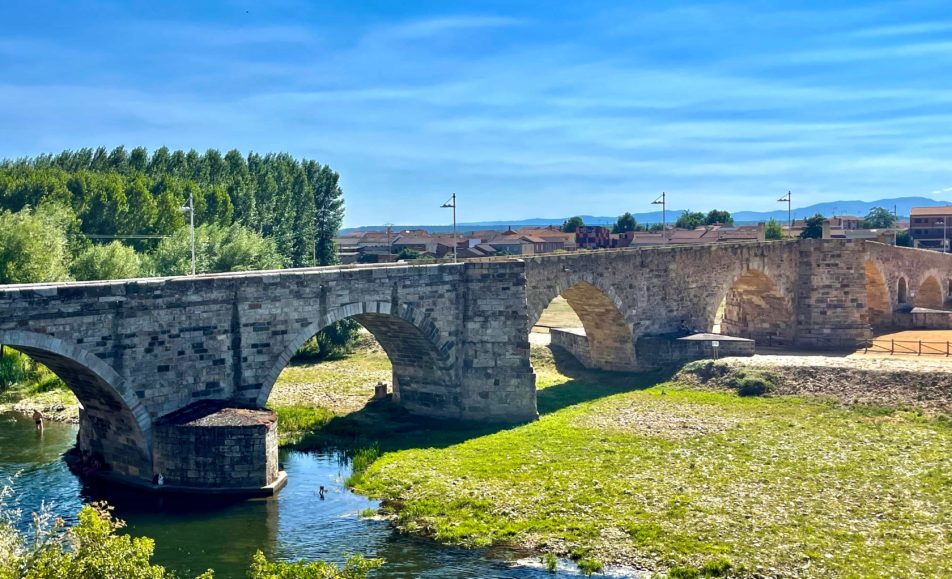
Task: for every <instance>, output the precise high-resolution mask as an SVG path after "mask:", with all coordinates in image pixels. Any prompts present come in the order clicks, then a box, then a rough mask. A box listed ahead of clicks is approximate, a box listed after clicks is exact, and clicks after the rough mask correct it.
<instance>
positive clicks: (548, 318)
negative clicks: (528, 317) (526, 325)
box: [532, 296, 582, 334]
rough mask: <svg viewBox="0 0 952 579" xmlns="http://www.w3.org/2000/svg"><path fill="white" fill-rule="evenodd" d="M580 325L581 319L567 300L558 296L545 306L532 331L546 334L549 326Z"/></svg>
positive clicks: (578, 326)
mask: <svg viewBox="0 0 952 579" xmlns="http://www.w3.org/2000/svg"><path fill="white" fill-rule="evenodd" d="M581 327H582V320H580V319H579V317H578V314H576V313H575V310H573V309H572V306H570V305H569V302H567V301H565V298H563V297H561V296H559V297H557V298H555V299H554V300H552V303H551V304H549V306H548V307H547V308H545V310H544V311H543V312H542V315H541V316H540V317H539V321H538V322H537V323H536V326H535V327H534V328H533V329H532V331H533V332H540V333H544V334H548V333H549V328H581Z"/></svg>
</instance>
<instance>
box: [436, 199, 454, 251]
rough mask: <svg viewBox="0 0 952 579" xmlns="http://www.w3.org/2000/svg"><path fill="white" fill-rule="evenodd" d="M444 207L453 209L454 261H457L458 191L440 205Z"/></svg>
mask: <svg viewBox="0 0 952 579" xmlns="http://www.w3.org/2000/svg"><path fill="white" fill-rule="evenodd" d="M440 207H441V208H442V209H450V208H452V209H453V263H456V261H457V259H456V193H453V196H452V197H450V199H449V201H447V202H446V203H444V204H442V205H440Z"/></svg>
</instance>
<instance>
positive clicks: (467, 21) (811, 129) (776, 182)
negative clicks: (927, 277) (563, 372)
mask: <svg viewBox="0 0 952 579" xmlns="http://www.w3.org/2000/svg"><path fill="white" fill-rule="evenodd" d="M100 144H102V145H106V146H109V147H112V146H115V145H118V144H124V145H126V146H128V147H131V146H136V145H143V146H146V147H148V148H149V149H150V150H151V149H154V148H156V147H159V146H162V145H166V146H168V147H170V148H185V149H188V148H195V149H198V150H204V149H207V148H209V147H214V148H219V149H222V150H227V149H231V148H238V149H240V150H242V151H243V152H247V151H248V150H255V151H259V152H267V151H287V152H290V153H292V154H293V155H295V156H298V157H308V158H314V159H318V160H320V161H322V162H325V163H329V164H330V165H331V166H332V167H334V168H335V169H336V170H337V171H339V172H340V173H341V175H342V181H343V186H344V190H345V197H346V203H347V218H346V222H345V224H346V225H348V226H353V225H362V224H379V223H384V222H388V221H389V222H393V223H443V222H446V221H448V220H449V214H448V213H447V210H441V209H439V207H438V206H439V205H440V204H441V203H442V202H443V201H445V200H446V198H447V197H449V194H450V193H451V192H456V193H457V194H458V195H459V197H460V201H459V206H460V220H461V221H479V220H494V219H519V218H529V217H562V216H566V215H570V214H578V213H581V214H595V215H617V214H619V213H621V212H623V211H626V210H630V211H633V212H640V211H649V210H651V209H652V206H651V205H650V201H652V200H653V199H654V198H655V197H656V196H657V195H658V194H660V192H661V191H662V190H665V191H668V192H669V199H670V206H673V207H678V208H692V209H709V208H712V207H718V208H726V209H731V210H740V209H751V210H766V209H777V208H778V206H779V204H778V203H776V199H777V197H778V196H779V195H780V194H782V193H783V192H785V191H786V190H787V189H793V190H794V191H795V193H796V194H797V201H798V203H797V204H798V205H807V204H809V203H813V202H819V201H831V200H835V199H869V200H872V199H878V198H882V197H892V196H903V195H928V196H933V197H936V198H942V199H949V198H952V11H950V10H949V4H948V0H942V1H935V2H918V1H904V2H901V3H900V2H883V3H871V2H855V3H837V2H830V1H825V2H796V3H794V2H780V1H776V2H771V1H760V2H722V3H712V2H703V3H702V2H677V3H675V2H672V3H664V4H662V3H657V2H653V3H646V2H645V3H634V2H599V1H586V2H558V3H556V2H552V3H543V2H512V1H506V2H492V1H490V2H478V3H476V2H451V1H441V2H426V1H418V0H406V1H404V2H337V1H321V2H317V1H313V2H310V1H309V2H305V1H297V0H279V1H268V2H259V1H250V0H248V1H238V2H227V3H224V2H206V1H204V0H203V1H201V2H196V1H194V0H193V1H188V2H180V1H175V0H167V1H163V2H148V3H146V2H139V1H127V2H119V1H116V2H97V1H90V0H69V1H63V0H56V1H43V0H31V1H29V2H27V1H18V0H5V1H4V2H2V3H0V156H6V157H17V156H23V155H32V154H36V153H41V152H51V151H59V150H62V149H64V148H79V147H83V146H97V145H100Z"/></svg>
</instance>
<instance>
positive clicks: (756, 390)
mask: <svg viewBox="0 0 952 579" xmlns="http://www.w3.org/2000/svg"><path fill="white" fill-rule="evenodd" d="M724 382H725V383H726V384H727V385H728V386H730V387H731V388H733V389H734V390H736V391H737V394H738V395H740V396H763V395H764V394H769V393H770V392H773V391H774V389H776V387H777V378H776V377H775V376H774V375H773V374H770V373H768V372H764V371H761V370H751V369H749V368H736V369H734V371H733V372H731V373H730V374H728V375H727V376H726V377H725V378H724Z"/></svg>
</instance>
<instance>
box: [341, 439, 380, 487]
mask: <svg viewBox="0 0 952 579" xmlns="http://www.w3.org/2000/svg"><path fill="white" fill-rule="evenodd" d="M378 458H380V445H379V444H378V443H376V442H375V443H373V444H372V445H370V446H368V447H365V448H360V449H357V451H355V452H354V454H353V456H351V459H350V466H351V473H350V477H348V478H347V486H354V485H357V484H359V483H360V480H361V477H362V476H363V475H364V473H365V472H367V469H368V468H370V465H372V464H373V463H374V462H376V461H377V459H378Z"/></svg>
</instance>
